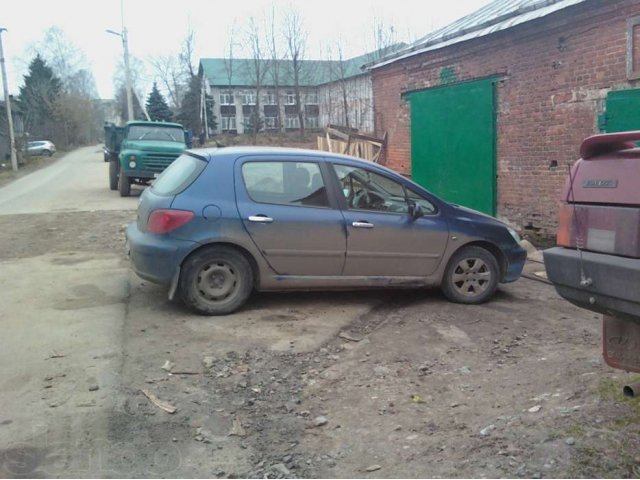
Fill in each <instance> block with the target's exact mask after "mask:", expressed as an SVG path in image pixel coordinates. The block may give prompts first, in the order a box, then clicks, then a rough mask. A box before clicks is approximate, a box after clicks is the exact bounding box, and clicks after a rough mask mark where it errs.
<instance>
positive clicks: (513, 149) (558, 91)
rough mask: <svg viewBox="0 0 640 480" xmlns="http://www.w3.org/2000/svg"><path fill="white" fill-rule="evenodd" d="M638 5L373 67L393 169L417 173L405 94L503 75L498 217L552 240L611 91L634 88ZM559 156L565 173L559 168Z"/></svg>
mask: <svg viewBox="0 0 640 480" xmlns="http://www.w3.org/2000/svg"><path fill="white" fill-rule="evenodd" d="M637 15H640V2H639V1H638V0H589V1H587V2H586V3H584V4H581V5H577V6H573V7H569V8H567V9H565V10H563V11H560V12H557V13H555V14H552V15H551V16H549V17H546V18H542V19H538V20H535V21H532V22H529V23H527V24H524V25H520V26H517V27H514V28H513V29H510V30H507V31H504V32H499V33H495V34H492V35H489V36H486V37H481V38H478V39H474V40H471V41H468V42H464V43H461V44H458V45H452V46H450V47H446V48H443V49H440V50H436V51H434V52H427V53H423V54H420V55H416V56H414V57H411V58H408V59H404V60H400V61H397V62H395V63H392V64H390V65H387V66H384V67H381V68H378V69H376V70H374V71H373V73H372V75H373V97H374V112H375V121H376V131H377V133H378V134H380V133H381V132H384V131H387V132H388V134H389V150H388V152H387V158H386V161H387V165H388V166H389V167H391V168H393V169H395V170H397V171H400V172H401V173H404V174H410V169H411V141H410V112H409V105H408V103H407V102H406V101H405V100H404V99H402V98H401V94H402V93H403V92H407V91H412V90H417V89H421V88H428V87H432V86H437V85H439V84H440V72H441V71H442V69H443V68H446V67H453V69H454V70H455V73H456V76H457V78H458V80H461V81H464V80H471V79H474V78H482V77H487V76H492V75H496V74H498V75H501V76H502V78H503V79H502V80H501V81H499V82H498V83H497V99H498V102H497V110H498V111H497V129H498V133H497V135H498V138H497V162H498V164H497V172H498V181H497V184H498V215H499V216H500V217H503V218H505V219H507V220H508V221H510V222H512V223H513V224H514V225H516V226H517V227H519V228H520V229H522V230H524V231H525V232H530V233H535V232H538V231H539V233H540V234H542V235H552V234H553V233H554V232H555V227H556V212H557V206H558V197H559V193H560V189H561V188H562V185H563V184H564V181H565V177H566V175H567V172H568V170H567V169H568V165H569V164H571V163H573V162H574V161H575V160H576V159H577V156H578V150H579V147H580V143H581V141H582V140H583V139H584V138H585V137H586V136H589V135H591V134H593V133H597V114H598V113H599V112H601V111H602V110H603V109H604V101H605V99H606V93H607V91H608V90H609V89H611V88H614V89H624V88H640V82H628V81H627V72H626V60H627V58H626V56H627V52H626V45H627V24H626V20H627V19H628V18H630V17H633V16H637ZM552 160H555V161H556V162H557V164H558V168H557V169H555V170H554V169H550V168H549V165H550V162H551V161H552Z"/></svg>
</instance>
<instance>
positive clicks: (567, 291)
mask: <svg viewBox="0 0 640 480" xmlns="http://www.w3.org/2000/svg"><path fill="white" fill-rule="evenodd" d="M581 263H582V271H584V277H585V278H586V279H589V280H590V282H589V284H584V285H583V284H581V280H582V278H581V268H580V264H581ZM544 264H545V267H546V270H547V276H548V278H549V280H550V281H551V282H552V283H553V284H554V286H555V287H556V290H557V291H558V293H559V294H560V296H562V297H563V298H565V299H566V300H568V301H570V302H571V303H573V304H575V305H577V306H579V307H582V308H586V309H587V310H591V311H593V312H598V313H602V314H605V315H612V316H623V317H626V318H631V319H637V318H640V259H634V258H626V257H618V256H615V255H607V254H602V253H592V252H582V261H581V260H580V254H579V253H578V252H577V251H576V250H572V249H568V248H561V247H555V248H550V249H549V250H545V251H544Z"/></svg>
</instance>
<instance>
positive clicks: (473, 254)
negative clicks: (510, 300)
mask: <svg viewBox="0 0 640 480" xmlns="http://www.w3.org/2000/svg"><path fill="white" fill-rule="evenodd" d="M499 275H500V268H499V266H498V261H497V260H496V258H495V257H494V256H493V254H492V253H491V252H489V251H487V250H485V249H484V248H481V247H475V246H470V247H464V248H461V249H460V250H458V251H457V252H456V253H455V254H454V255H453V256H452V257H451V259H450V260H449V264H448V265H447V268H446V270H445V272H444V278H443V279H442V291H443V293H444V294H445V296H446V297H447V298H448V299H449V300H451V301H453V302H456V303H467V304H478V303H483V302H486V301H487V300H488V299H489V298H491V296H492V295H493V294H494V293H495V291H496V288H498V279H499Z"/></svg>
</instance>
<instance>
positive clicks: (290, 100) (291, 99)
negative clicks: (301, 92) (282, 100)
mask: <svg viewBox="0 0 640 480" xmlns="http://www.w3.org/2000/svg"><path fill="white" fill-rule="evenodd" d="M295 104H296V94H295V93H294V92H287V102H286V104H285V105H295Z"/></svg>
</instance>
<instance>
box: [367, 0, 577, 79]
mask: <svg viewBox="0 0 640 480" xmlns="http://www.w3.org/2000/svg"><path fill="white" fill-rule="evenodd" d="M586 1H587V0H495V1H494V2H491V3H489V4H488V5H485V6H484V7H482V8H480V9H479V10H477V11H475V12H473V13H471V14H470V15H467V16H465V17H462V18H460V19H458V20H456V21H455V22H453V23H450V24H449V25H447V26H445V27H443V28H440V29H438V30H435V31H434V32H431V33H429V34H427V35H425V36H424V37H422V38H420V39H418V40H417V41H415V42H414V43H412V44H411V45H409V46H408V47H407V48H405V49H402V50H399V51H397V52H396V53H394V54H392V55H389V56H387V57H385V58H383V59H382V60H381V61H379V62H377V63H371V64H369V65H368V66H369V68H379V67H382V66H384V65H388V64H390V63H393V62H397V61H398V60H401V59H404V58H408V57H412V56H414V55H418V54H420V53H424V52H428V51H432V50H437V49H440V48H444V47H447V46H449V45H453V44H456V43H460V42H464V41H467V40H472V39H474V38H479V37H483V36H485V35H489V34H491V33H495V32H499V31H502V30H507V29H509V28H512V27H515V26H516V25H521V24H523V23H526V22H530V21H532V20H536V19H538V18H542V17H545V16H547V15H550V14H552V13H555V12H558V11H560V10H563V9H565V8H568V7H571V6H573V5H577V4H580V3H584V2H586Z"/></svg>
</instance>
